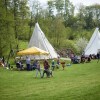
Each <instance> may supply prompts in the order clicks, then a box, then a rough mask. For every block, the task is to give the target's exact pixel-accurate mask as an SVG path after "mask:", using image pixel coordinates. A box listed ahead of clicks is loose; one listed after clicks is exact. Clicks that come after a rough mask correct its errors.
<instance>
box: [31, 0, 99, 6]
mask: <svg viewBox="0 0 100 100" xmlns="http://www.w3.org/2000/svg"><path fill="white" fill-rule="evenodd" d="M30 1H33V0H30ZM38 1H40V2H41V3H42V4H43V5H46V2H47V1H48V0H38ZM69 1H70V2H72V3H73V5H74V6H76V5H77V4H80V3H82V4H83V5H92V4H95V3H97V4H100V0H69Z"/></svg>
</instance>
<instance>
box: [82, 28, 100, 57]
mask: <svg viewBox="0 0 100 100" xmlns="http://www.w3.org/2000/svg"><path fill="white" fill-rule="evenodd" d="M99 49H100V32H99V29H98V28H96V29H95V31H94V33H93V35H92V37H91V39H90V41H89V43H88V44H87V46H86V48H85V51H84V52H85V55H90V54H95V55H96V54H97V52H98V50H99Z"/></svg>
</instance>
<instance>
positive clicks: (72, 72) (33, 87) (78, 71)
mask: <svg viewBox="0 0 100 100" xmlns="http://www.w3.org/2000/svg"><path fill="white" fill-rule="evenodd" d="M53 75H54V77H52V78H46V77H44V78H40V76H38V78H34V76H35V71H29V72H28V71H14V70H8V69H4V68H2V67H0V100H100V62H99V63H97V61H92V62H91V63H85V64H74V65H72V66H70V67H66V69H65V70H62V68H60V69H58V70H55V71H54V72H53Z"/></svg>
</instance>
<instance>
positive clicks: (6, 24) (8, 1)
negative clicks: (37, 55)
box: [0, 0, 100, 57]
mask: <svg viewBox="0 0 100 100" xmlns="http://www.w3.org/2000/svg"><path fill="white" fill-rule="evenodd" d="M77 8H78V10H77V11H78V13H75V6H74V5H73V4H72V3H71V2H70V0H50V1H48V2H47V6H46V7H43V6H41V3H40V2H39V1H38V0H34V1H33V2H31V7H30V4H29V0H0V57H1V56H3V55H7V54H8V53H9V51H10V50H12V49H15V50H17V49H19V41H20V40H23V41H29V39H30V37H31V35H32V32H33V29H34V25H35V23H36V22H38V23H39V24H40V27H41V29H42V30H43V32H44V33H45V35H46V37H47V38H48V40H49V41H50V43H51V44H52V45H53V46H54V47H55V49H61V48H72V49H73V50H76V49H75V47H74V44H75V41H76V40H77V39H79V38H81V37H83V38H86V39H87V40H89V39H90V37H91V35H92V33H93V31H94V29H95V28H96V27H100V5H99V4H94V5H90V6H84V5H82V4H80V5H78V6H77Z"/></svg>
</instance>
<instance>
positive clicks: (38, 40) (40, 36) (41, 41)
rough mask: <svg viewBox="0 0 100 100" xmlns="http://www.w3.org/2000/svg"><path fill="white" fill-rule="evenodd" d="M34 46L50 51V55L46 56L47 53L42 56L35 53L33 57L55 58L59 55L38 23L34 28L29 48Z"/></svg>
mask: <svg viewBox="0 0 100 100" xmlns="http://www.w3.org/2000/svg"><path fill="white" fill-rule="evenodd" d="M33 46H36V47H38V48H40V49H42V50H45V51H47V52H49V55H48V56H46V55H40V56H37V55H34V56H33V58H35V59H53V58H57V57H58V55H57V53H56V51H55V50H54V48H53V47H52V45H51V44H50V43H49V41H48V40H47V38H46V36H45V35H44V33H43V31H42V30H41V28H40V27H39V24H38V23H36V24H35V28H34V31H33V34H32V36H31V39H30V42H29V44H28V48H30V47H33ZM31 58H32V57H31Z"/></svg>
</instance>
